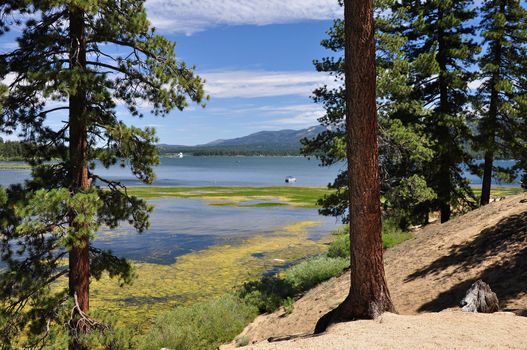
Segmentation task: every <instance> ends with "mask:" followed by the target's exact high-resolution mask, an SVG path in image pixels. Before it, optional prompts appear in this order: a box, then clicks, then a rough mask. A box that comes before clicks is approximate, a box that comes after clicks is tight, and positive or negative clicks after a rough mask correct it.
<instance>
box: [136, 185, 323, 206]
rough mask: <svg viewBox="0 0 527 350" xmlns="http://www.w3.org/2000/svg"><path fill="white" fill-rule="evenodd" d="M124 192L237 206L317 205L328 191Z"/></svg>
mask: <svg viewBox="0 0 527 350" xmlns="http://www.w3.org/2000/svg"><path fill="white" fill-rule="evenodd" d="M128 192H129V193H130V194H132V195H135V196H138V197H142V198H145V199H157V198H167V197H175V198H194V199H203V200H207V201H209V202H210V203H211V204H212V205H218V206H237V207H270V206H280V205H289V206H293V207H300V208H317V204H316V203H317V201H318V199H320V198H322V197H323V196H324V195H326V194H329V193H330V190H328V189H327V188H324V187H296V186H273V187H130V188H129V189H128Z"/></svg>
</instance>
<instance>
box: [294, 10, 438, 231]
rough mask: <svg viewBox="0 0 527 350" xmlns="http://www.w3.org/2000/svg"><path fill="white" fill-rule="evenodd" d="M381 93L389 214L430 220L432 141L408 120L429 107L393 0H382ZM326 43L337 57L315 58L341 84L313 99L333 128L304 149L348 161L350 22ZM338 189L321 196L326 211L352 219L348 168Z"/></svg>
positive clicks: (338, 24)
mask: <svg viewBox="0 0 527 350" xmlns="http://www.w3.org/2000/svg"><path fill="white" fill-rule="evenodd" d="M375 5H376V13H375V21H376V26H375V27H376V41H377V48H376V51H377V52H376V54H377V98H378V113H379V116H378V117H379V127H380V131H379V153H380V176H381V194H382V196H383V198H384V201H383V203H382V205H383V213H384V214H385V219H386V220H390V221H394V222H396V223H397V224H399V225H400V226H401V227H403V228H406V227H407V226H408V225H410V224H422V223H424V222H426V220H427V213H428V209H427V208H428V206H429V203H430V202H431V201H432V200H433V199H434V198H435V194H434V192H433V191H432V190H431V189H430V188H429V187H428V185H427V183H426V181H425V179H424V177H423V174H424V170H425V169H427V168H428V163H429V162H431V161H432V159H433V152H432V150H431V142H430V141H429V140H428V139H427V138H426V136H425V134H424V132H423V128H422V126H420V125H411V124H409V123H406V124H405V123H403V122H402V120H401V118H404V116H406V115H407V114H409V113H411V114H419V113H421V114H422V113H424V109H423V107H422V104H421V102H420V101H418V100H412V96H411V92H412V87H411V86H410V85H409V84H410V81H409V80H408V76H409V75H410V72H411V71H412V70H414V67H413V65H412V64H411V63H410V62H409V61H408V60H407V58H406V56H405V53H404V52H403V51H402V50H401V49H402V47H403V46H404V44H405V43H406V39H405V38H404V37H403V36H401V35H399V34H398V33H397V32H396V31H395V30H394V28H396V27H397V26H399V23H400V18H399V16H398V15H397V14H394V13H390V12H389V11H387V9H389V8H390V7H391V6H392V5H393V1H392V0H386V1H376V3H375ZM327 34H328V38H327V39H325V40H323V41H322V43H321V45H322V46H323V47H324V48H326V49H328V50H331V51H332V52H334V56H333V57H325V58H323V59H322V60H315V62H314V63H315V68H316V69H317V71H319V72H324V73H328V74H330V75H332V76H334V78H335V83H336V84H335V86H322V87H320V88H318V89H317V90H315V91H314V96H313V99H314V101H315V102H316V103H320V104H322V105H323V107H324V109H325V111H326V113H325V115H324V116H323V117H322V118H320V119H319V122H320V123H321V124H322V125H323V126H325V127H326V128H327V129H326V130H325V131H324V132H322V133H320V134H319V135H318V136H317V137H315V138H313V139H305V140H303V141H302V143H303V145H304V147H303V150H302V152H303V154H304V155H306V156H314V157H317V158H318V159H319V160H320V162H321V165H322V166H331V165H335V164H340V163H342V162H346V137H345V136H346V129H345V101H344V93H345V88H344V86H343V80H344V71H343V57H342V52H343V50H344V22H343V21H342V20H340V19H337V20H335V21H334V24H333V27H332V28H331V29H330V30H328V32H327ZM330 188H332V189H334V190H335V192H334V193H332V194H329V195H326V196H325V197H324V198H323V199H322V200H320V201H319V205H321V206H322V209H321V210H320V212H321V214H323V215H330V216H337V217H342V219H343V222H344V223H348V219H349V217H348V215H347V208H348V206H349V196H348V176H347V170H346V169H344V170H343V171H342V172H341V173H340V174H339V175H338V176H337V178H336V179H335V180H334V182H333V183H332V184H330Z"/></svg>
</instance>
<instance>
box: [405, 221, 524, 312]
mask: <svg viewBox="0 0 527 350" xmlns="http://www.w3.org/2000/svg"><path fill="white" fill-rule="evenodd" d="M477 266H484V268H483V271H482V272H481V273H480V274H479V276H477V277H476V278H474V279H470V280H466V281H464V282H462V283H458V284H457V285H455V286H453V287H452V288H450V289H449V290H447V291H445V292H443V293H441V294H439V296H438V297H437V298H435V299H434V300H432V301H430V302H428V303H426V304H423V305H421V307H420V308H419V311H420V312H424V311H433V312H437V311H441V310H443V309H446V308H449V307H454V306H458V302H459V301H460V300H461V299H462V298H463V297H464V295H465V292H466V291H467V289H468V288H469V287H470V285H471V284H472V283H473V282H475V281H476V280H478V279H482V280H483V281H485V282H487V283H488V284H489V285H490V286H491V288H492V290H493V291H494V292H495V293H496V294H497V295H498V298H499V300H500V303H501V304H504V303H505V302H507V301H508V300H511V299H514V298H516V297H517V296H518V295H519V294H521V293H527V212H524V213H522V214H518V215H514V216H510V217H508V218H506V219H503V220H501V221H500V222H499V223H498V224H496V225H495V226H493V227H490V228H487V229H485V230H483V231H481V233H480V234H479V235H478V236H476V237H475V238H474V240H472V241H470V242H466V243H464V244H460V245H456V246H453V247H452V248H451V250H450V252H449V254H448V255H446V256H443V257H441V258H440V259H437V260H436V261H434V262H432V263H431V264H430V265H429V266H427V267H425V268H422V269H420V270H417V271H415V272H413V273H412V274H410V275H409V276H408V277H407V278H406V281H407V282H408V281H413V280H416V279H418V278H422V277H425V276H430V275H434V274H437V273H439V272H441V271H443V270H444V269H446V268H453V270H452V272H451V273H450V276H453V275H462V274H463V273H466V272H467V271H469V270H471V269H473V268H475V267H477ZM447 277H448V275H447ZM518 313H519V314H524V315H526V314H527V311H526V310H518Z"/></svg>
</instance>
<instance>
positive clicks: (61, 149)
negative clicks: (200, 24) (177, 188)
mask: <svg viewBox="0 0 527 350" xmlns="http://www.w3.org/2000/svg"><path fill="white" fill-rule="evenodd" d="M0 12H1V13H12V16H14V17H15V18H17V20H19V21H20V22H21V23H23V25H24V29H23V31H22V33H21V34H20V36H19V38H18V39H17V41H18V48H16V49H14V50H13V51H11V52H9V53H6V54H2V55H0V67H1V69H0V78H1V79H4V78H5V77H6V76H7V74H10V76H12V77H14V80H13V82H12V83H11V84H10V85H9V92H8V95H7V97H6V98H5V99H4V103H3V105H4V106H3V107H4V109H3V111H2V114H1V117H0V131H1V132H4V133H15V132H17V133H19V137H20V138H21V139H22V140H23V141H24V142H25V143H26V144H27V145H30V146H29V147H31V150H30V152H28V158H27V161H29V162H30V164H31V165H32V166H33V172H32V173H33V176H32V179H31V180H30V181H28V182H27V183H26V184H25V185H23V186H20V185H19V186H12V187H10V188H9V189H7V190H1V191H0V218H1V222H0V225H1V226H0V227H1V234H0V238H1V241H2V244H1V250H2V260H3V261H4V264H5V268H4V269H3V270H2V272H1V275H0V328H1V329H0V337H1V341H2V343H3V348H6V349H8V348H11V347H12V346H15V344H17V341H19V340H21V339H26V340H27V343H28V344H27V346H28V347H36V346H39V347H40V346H42V345H43V344H46V343H47V342H49V338H50V336H51V335H52V334H56V333H57V332H60V330H61V329H62V328H63V325H64V324H67V325H68V332H69V339H70V340H69V347H70V348H71V349H87V348H93V347H92V346H91V345H88V344H87V342H88V339H90V338H89V337H90V335H91V334H93V333H97V332H95V331H98V333H103V334H108V332H109V330H108V328H107V327H106V326H105V325H103V324H101V323H98V322H97V321H95V320H94V319H92V318H90V317H89V316H88V311H89V284H90V278H100V277H101V274H102V273H103V272H107V273H109V275H110V276H116V277H119V278H120V280H121V282H124V283H126V282H129V281H130V279H131V277H132V275H133V273H132V272H133V271H132V269H131V267H130V265H129V264H128V262H126V261H125V260H123V259H119V258H117V257H114V256H113V255H112V254H111V252H106V251H100V250H98V249H95V248H94V247H93V245H92V243H91V242H92V240H93V239H94V235H95V232H96V231H97V228H98V227H99V226H100V225H106V226H107V227H109V228H113V227H116V226H117V225H118V224H119V223H120V222H123V221H126V222H129V223H130V224H132V225H133V226H134V227H135V228H136V229H137V230H138V231H143V230H145V229H146V228H147V227H148V214H149V212H150V211H151V210H152V208H151V207H150V206H149V205H147V203H146V202H145V201H143V200H141V199H138V198H135V197H133V196H129V195H128V194H127V192H126V188H125V187H124V186H122V185H121V184H120V183H116V182H113V181H110V180H107V179H104V178H101V177H100V176H98V175H97V174H96V167H97V166H98V165H99V164H102V165H103V166H104V167H109V166H111V165H114V164H117V163H119V164H121V166H123V167H124V166H129V167H130V169H131V171H132V172H133V174H134V175H135V176H137V177H138V178H139V179H140V180H142V181H144V182H145V183H151V182H152V181H153V179H154V173H153V170H152V166H154V165H156V164H158V162H159V157H158V153H157V149H156V147H155V142H156V141H157V139H156V137H155V132H154V130H153V129H151V128H146V129H144V130H143V129H139V128H136V127H133V126H127V125H125V124H124V123H123V122H122V121H121V120H119V118H118V114H117V113H116V109H117V108H118V106H117V103H119V104H121V105H122V106H124V107H126V108H127V109H128V111H129V112H130V114H131V115H133V116H137V117H141V116H142V110H141V109H140V108H139V104H143V103H144V102H147V103H149V104H150V105H151V106H152V112H153V113H154V114H155V115H159V116H164V115H166V114H167V113H168V112H170V111H171V110H173V109H175V108H177V109H179V110H183V109H184V108H185V107H186V106H187V104H188V103H189V101H194V102H198V103H199V102H201V101H202V100H203V98H204V92H203V84H202V80H201V79H200V78H199V77H198V76H196V75H195V74H194V72H193V70H194V69H193V68H192V67H188V66H186V65H185V63H184V62H182V61H179V60H176V57H175V52H174V47H175V45H174V44H173V43H172V42H170V41H168V40H167V39H165V38H164V37H162V36H159V35H157V34H156V33H155V31H154V30H153V29H152V28H151V27H150V24H149V22H148V20H147V18H146V12H145V9H144V1H143V0H124V1H115V0H105V1H94V0H81V1H73V2H72V1H51V2H50V1H32V0H24V1H22V0H20V1H19V0H10V1H7V2H3V3H2V4H1V5H0ZM0 24H2V25H5V23H0ZM4 29H5V28H4ZM64 112H65V113H67V115H65V117H66V119H67V120H66V121H65V122H64V123H63V125H62V126H61V127H60V128H52V127H50V126H49V125H48V124H47V123H46V121H47V120H48V119H49V118H50V117H51V116H53V115H60V114H58V113H64ZM51 159H53V160H57V159H58V161H57V162H53V163H52V164H50V163H46V161H49V160H51ZM96 160H99V161H100V163H98V162H96ZM65 260H67V261H68V263H67V264H65V263H64V261H65ZM63 277H67V278H68V280H69V283H68V286H67V287H66V286H64V288H57V287H53V288H52V285H53V283H54V282H56V281H62V278H63ZM61 285H63V284H61ZM70 315H71V316H70ZM21 335H27V337H26V336H22V337H21ZM97 339H99V338H97ZM92 340H93V339H92ZM112 344H113V345H112V348H116V345H115V343H112ZM17 345H18V344H17Z"/></svg>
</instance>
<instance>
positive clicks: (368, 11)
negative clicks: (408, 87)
mask: <svg viewBox="0 0 527 350" xmlns="http://www.w3.org/2000/svg"><path fill="white" fill-rule="evenodd" d="M344 21H345V60H344V61H345V63H344V66H345V72H346V93H345V97H346V130H347V140H348V142H347V145H348V147H347V155H348V174H349V179H350V180H351V181H350V182H349V192H350V207H349V213H350V232H353V238H352V239H351V244H350V252H351V287H350V292H349V294H348V297H347V298H346V299H345V300H344V302H343V303H342V304H340V305H339V306H338V307H337V308H336V309H335V310H333V311H331V312H330V313H328V314H326V315H324V316H323V317H322V318H321V319H320V320H319V322H318V323H317V325H316V327H315V333H320V332H323V331H325V329H326V328H327V326H328V325H329V324H331V323H334V322H340V321H343V320H353V319H356V318H375V317H377V316H378V315H380V314H382V313H383V312H384V311H392V312H393V311H394V307H393V304H392V301H391V298H390V293H389V291H388V286H387V283H386V278H385V274H384V263H383V247H382V239H381V207H380V199H381V198H380V182H379V181H380V179H379V163H378V147H377V136H378V130H377V99H376V69H375V62H376V54H375V43H374V41H375V40H374V24H373V0H363V1H357V0H346V1H345V2H344Z"/></svg>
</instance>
